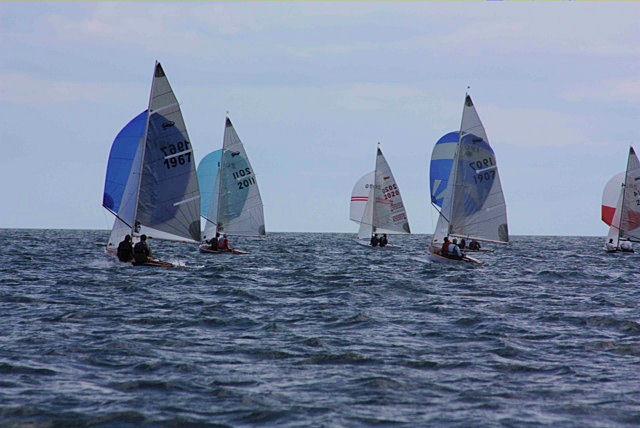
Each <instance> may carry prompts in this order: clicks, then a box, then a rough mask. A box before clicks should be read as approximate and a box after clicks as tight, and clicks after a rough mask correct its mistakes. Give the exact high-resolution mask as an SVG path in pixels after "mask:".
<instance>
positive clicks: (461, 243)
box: [458, 238, 467, 250]
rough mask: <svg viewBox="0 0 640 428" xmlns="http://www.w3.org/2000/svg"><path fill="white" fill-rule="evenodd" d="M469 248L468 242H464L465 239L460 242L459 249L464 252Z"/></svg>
mask: <svg viewBox="0 0 640 428" xmlns="http://www.w3.org/2000/svg"><path fill="white" fill-rule="evenodd" d="M466 246H467V241H465V240H464V238H462V239H461V240H460V244H459V245H458V247H460V249H461V250H464V249H465V248H466Z"/></svg>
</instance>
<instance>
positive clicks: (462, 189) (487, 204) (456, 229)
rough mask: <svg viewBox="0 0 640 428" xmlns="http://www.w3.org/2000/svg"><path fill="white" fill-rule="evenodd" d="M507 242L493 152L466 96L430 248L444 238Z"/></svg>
mask: <svg viewBox="0 0 640 428" xmlns="http://www.w3.org/2000/svg"><path fill="white" fill-rule="evenodd" d="M449 235H453V236H459V237H464V238H469V239H476V240H479V241H490V242H497V243H506V242H508V241H509V232H508V226H507V210H506V203H505V200H504V194H503V192H502V185H501V183H500V176H499V174H498V165H497V162H496V158H495V154H494V152H493V149H492V148H491V146H490V145H489V139H488V138H487V134H486V132H485V129H484V126H483V125H482V122H481V121H480V117H479V116H478V113H477V111H476V109H475V106H474V105H473V102H472V100H471V97H470V96H469V95H466V97H465V103H464V108H463V111H462V122H461V125H460V139H459V141H458V147H457V149H456V153H455V157H454V160H453V167H452V169H451V174H450V177H449V180H448V185H447V189H445V191H444V192H443V202H442V209H441V210H440V216H439V218H438V224H437V225H436V229H435V231H434V235H433V240H432V246H433V247H436V248H437V247H439V246H440V244H442V240H443V239H444V237H445V236H449Z"/></svg>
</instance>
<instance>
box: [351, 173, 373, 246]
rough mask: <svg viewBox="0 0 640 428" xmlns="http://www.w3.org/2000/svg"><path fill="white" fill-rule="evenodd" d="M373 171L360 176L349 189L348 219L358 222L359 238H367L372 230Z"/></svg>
mask: <svg viewBox="0 0 640 428" xmlns="http://www.w3.org/2000/svg"><path fill="white" fill-rule="evenodd" d="M374 181H375V171H371V172H368V173H366V174H365V175H363V176H362V177H360V179H359V180H358V181H357V182H356V184H355V185H354V186H353V190H352V191H351V204H350V206H349V219H351V220H352V221H355V222H356V223H359V224H360V228H359V229H358V238H359V239H369V238H370V237H371V234H372V232H373V197H374V196H373V186H374Z"/></svg>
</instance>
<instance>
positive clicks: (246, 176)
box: [198, 117, 265, 254]
mask: <svg viewBox="0 0 640 428" xmlns="http://www.w3.org/2000/svg"><path fill="white" fill-rule="evenodd" d="M198 180H199V181H200V187H201V188H202V198H201V201H200V202H201V203H200V215H201V216H202V218H203V219H204V221H205V227H204V231H203V233H202V241H207V240H211V239H215V237H216V232H218V233H220V234H227V235H230V236H264V235H265V227H264V210H263V205H262V198H261V197H260V190H259V189H258V181H257V179H256V175H255V172H254V170H253V167H252V166H251V164H250V163H249V158H248V157H247V153H246V152H245V150H244V145H243V144H242V141H241V140H240V138H239V137H238V134H237V133H236V131H235V129H234V127H233V124H232V123H231V120H230V119H229V118H228V117H227V118H226V120H225V127H224V138H223V141H222V149H220V150H216V151H214V152H211V153H209V154H208V155H207V156H205V157H204V158H203V159H202V160H201V161H200V164H199V165H198ZM200 251H201V252H203V253H213V254H247V253H246V252H244V251H240V250H236V249H234V250H232V251H218V250H212V249H211V247H210V245H209V244H207V243H206V242H205V243H203V244H202V245H200Z"/></svg>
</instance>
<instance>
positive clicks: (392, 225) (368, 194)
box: [349, 144, 411, 246]
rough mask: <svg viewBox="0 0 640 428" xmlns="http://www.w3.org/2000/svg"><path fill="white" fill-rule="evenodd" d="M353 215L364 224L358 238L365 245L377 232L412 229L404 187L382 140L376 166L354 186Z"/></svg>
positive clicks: (352, 197) (404, 231)
mask: <svg viewBox="0 0 640 428" xmlns="http://www.w3.org/2000/svg"><path fill="white" fill-rule="evenodd" d="M349 218H350V219H351V220H353V221H354V222H356V223H359V224H360V229H359V230H358V241H357V242H358V243H360V244H362V245H367V246H368V245H370V244H369V242H370V239H371V237H372V235H373V234H387V235H398V234H409V233H411V230H410V229H409V220H408V219H407V213H406V210H405V208H404V204H403V203H402V196H401V195H400V188H399V187H398V184H397V183H396V180H395V178H394V177H393V173H392V172H391V168H390V167H389V164H388V163H387V160H386V159H385V158H384V155H383V154H382V150H381V149H380V145H379V144H378V149H377V152H376V167H375V170H374V171H372V172H370V173H368V174H365V175H364V176H362V178H360V180H358V181H357V182H356V184H355V186H354V187H353V191H352V192H351V208H350V213H349Z"/></svg>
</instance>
